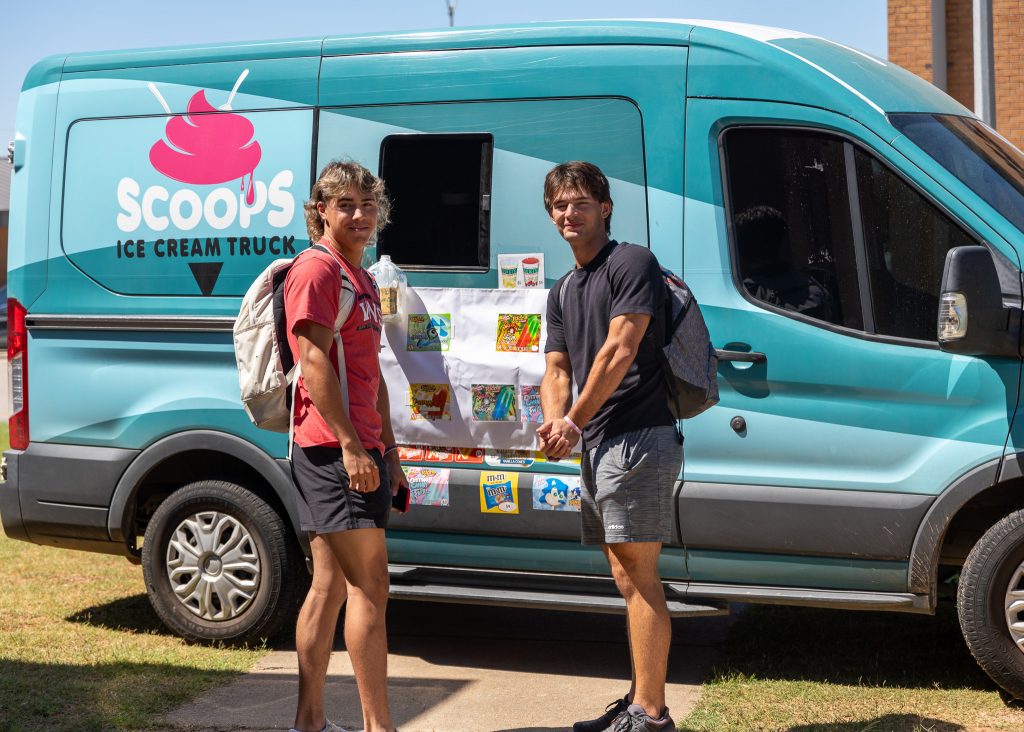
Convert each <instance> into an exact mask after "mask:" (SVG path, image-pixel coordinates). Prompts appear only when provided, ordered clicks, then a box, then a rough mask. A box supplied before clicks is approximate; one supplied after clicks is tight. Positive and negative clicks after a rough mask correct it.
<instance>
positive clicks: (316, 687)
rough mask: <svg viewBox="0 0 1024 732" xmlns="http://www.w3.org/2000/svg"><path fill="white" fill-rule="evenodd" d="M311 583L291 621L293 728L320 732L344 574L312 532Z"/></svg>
mask: <svg viewBox="0 0 1024 732" xmlns="http://www.w3.org/2000/svg"><path fill="white" fill-rule="evenodd" d="M309 546H310V549H311V550H312V553H313V583H312V585H311V586H310V588H309V593H308V594H307V595H306V600H305V602H303V603H302V610H300V611H299V619H298V622H297V623H296V625H295V650H296V651H297V652H298V656H299V703H298V708H297V710H296V712H295V729H297V730H302V732H320V730H322V729H323V728H324V722H325V719H326V717H325V715H324V684H325V682H326V680H327V665H328V664H329V663H330V660H331V648H332V647H333V646H334V631H335V628H337V626H338V613H339V612H340V611H341V606H342V605H343V604H344V603H345V597H346V595H347V593H346V589H345V574H344V572H342V569H341V565H339V564H338V562H337V560H336V559H335V558H334V554H333V553H332V552H331V549H330V547H329V546H328V545H327V542H326V541H325V540H324V538H323V537H321V536H315V535H314V536H312V538H311V539H310V542H309Z"/></svg>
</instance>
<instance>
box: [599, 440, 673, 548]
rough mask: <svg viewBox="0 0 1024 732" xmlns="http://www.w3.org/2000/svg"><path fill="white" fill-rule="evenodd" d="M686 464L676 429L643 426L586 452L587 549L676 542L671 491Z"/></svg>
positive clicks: (605, 441)
mask: <svg viewBox="0 0 1024 732" xmlns="http://www.w3.org/2000/svg"><path fill="white" fill-rule="evenodd" d="M682 465H683V446H682V445H680V444H679V438H678V436H677V434H676V428H675V427H671V426H663V427H645V428H643V429H639V430H633V431H632V432H626V433H624V434H621V435H616V436H615V437H609V438H608V439H606V440H604V441H603V442H601V444H600V445H598V446H597V447H595V448H593V449H590V450H587V451H586V452H584V453H583V459H582V462H581V464H580V473H581V475H582V477H583V492H582V493H583V495H582V499H583V501H582V504H583V505H582V506H581V511H580V513H581V514H582V519H583V531H582V541H583V543H584V544H620V543H623V542H641V541H660V542H662V543H665V542H669V541H671V540H672V538H673V537H672V511H673V510H674V509H673V507H672V489H673V487H674V486H675V482H676V479H677V478H678V477H679V470H680V468H681V467H682Z"/></svg>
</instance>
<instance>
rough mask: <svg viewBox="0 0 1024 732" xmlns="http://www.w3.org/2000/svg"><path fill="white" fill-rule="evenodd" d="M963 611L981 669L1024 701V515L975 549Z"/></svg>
mask: <svg viewBox="0 0 1024 732" xmlns="http://www.w3.org/2000/svg"><path fill="white" fill-rule="evenodd" d="M957 610H958V612H959V615H960V628H961V630H962V631H963V634H964V639H965V640H966V641H967V646H968V648H970V650H971V653H972V654H973V655H974V658H975V659H976V660H977V661H978V664H979V665H980V666H981V667H982V669H984V671H985V673H987V674H988V675H989V676H990V677H991V678H992V680H993V681H995V682H996V683H997V684H999V686H1001V687H1002V688H1003V689H1005V690H1006V691H1007V692H1009V693H1010V694H1012V695H1013V696H1015V697H1017V698H1018V699H1024V510H1022V511H1015V512H1013V513H1011V514H1010V515H1009V516H1006V517H1005V518H1003V519H1002V520H1000V521H999V522H998V523H996V524H995V525H994V526H992V528H990V529H989V530H988V531H986V532H985V534H984V535H983V536H982V537H981V539H979V540H978V543H977V544H975V545H974V548H973V549H971V553H970V554H969V555H968V556H967V561H966V562H965V563H964V567H963V571H962V572H961V573H960V584H959V587H958V588H957Z"/></svg>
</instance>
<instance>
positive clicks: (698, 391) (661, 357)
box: [558, 267, 718, 419]
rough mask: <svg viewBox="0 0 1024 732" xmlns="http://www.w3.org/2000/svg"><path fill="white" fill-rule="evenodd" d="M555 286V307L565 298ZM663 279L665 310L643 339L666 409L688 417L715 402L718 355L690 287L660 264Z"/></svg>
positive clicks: (682, 416)
mask: <svg viewBox="0 0 1024 732" xmlns="http://www.w3.org/2000/svg"><path fill="white" fill-rule="evenodd" d="M574 273H575V270H573V271H571V272H570V273H569V276H568V277H566V278H565V280H564V281H563V282H562V286H561V288H559V290H558V307H559V309H561V308H562V304H563V303H564V302H565V286H566V284H568V282H569V280H571V279H572V276H573V274H574ZM661 276H662V279H663V280H664V282H665V312H664V314H663V315H662V317H660V318H655V319H654V321H653V323H652V325H655V326H658V325H662V326H664V327H661V328H659V327H653V328H651V327H648V329H647V333H645V334H644V339H645V340H648V341H650V342H651V343H652V345H653V346H654V349H655V351H656V352H657V354H658V361H659V362H660V364H661V371H662V373H663V374H664V375H665V383H666V386H667V391H668V409H669V411H670V412H671V413H672V416H673V417H675V418H676V419H690V418H691V417H696V416H697V415H698V414H700V413H701V412H704V411H705V410H707V409H710V408H711V407H713V406H715V405H716V404H718V355H717V354H716V353H715V347H714V346H712V345H711V336H710V334H709V333H708V327H707V325H706V324H705V323H704V316H703V315H702V314H701V312H700V306H698V305H697V300H696V298H694V296H693V293H692V292H691V291H690V288H689V287H688V286H687V285H686V283H685V282H683V281H682V280H681V279H680V278H679V277H676V276H675V275H674V274H673V273H672V272H671V271H669V270H667V269H665V268H664V267H662V268H661Z"/></svg>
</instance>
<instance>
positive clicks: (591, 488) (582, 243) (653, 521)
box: [537, 161, 683, 732]
mask: <svg viewBox="0 0 1024 732" xmlns="http://www.w3.org/2000/svg"><path fill="white" fill-rule="evenodd" d="M544 208H545V209H546V210H547V212H548V215H549V216H550V217H551V221H552V222H553V223H554V225H555V228H556V229H558V233H559V234H560V235H561V236H562V238H563V239H565V241H566V242H568V244H569V246H570V247H571V249H572V254H573V257H574V259H575V260H576V267H575V268H574V269H573V270H571V271H570V272H569V273H568V274H566V275H565V276H563V277H562V278H561V279H560V280H558V282H556V283H555V285H554V287H552V288H551V292H550V293H549V296H548V304H547V320H548V325H547V327H548V337H547V345H546V346H545V349H544V350H545V358H546V369H545V373H544V378H543V381H542V382H541V404H542V408H543V411H544V420H545V421H544V424H542V425H541V426H540V428H538V430H537V434H538V438H539V442H540V449H541V450H542V451H543V452H544V453H545V454H546V455H547V456H548V457H549V458H552V459H559V458H563V457H566V456H568V455H569V453H570V452H571V451H572V450H573V448H575V447H576V446H577V444H580V443H581V441H582V448H583V456H582V463H581V474H582V483H583V491H582V507H581V517H582V541H583V543H584V544H591V545H593V544H596V545H599V546H601V548H602V550H603V551H604V554H605V556H606V557H607V559H608V562H609V564H610V566H611V570H612V576H613V577H614V578H615V584H616V586H617V587H618V589H619V592H621V593H622V596H623V598H624V599H625V601H626V614H627V625H628V637H629V646H630V659H631V661H632V684H631V686H630V689H629V692H628V693H627V694H626V695H625V696H624V697H623V698H622V699H618V700H616V701H614V702H612V703H611V704H609V705H608V707H607V708H606V709H605V713H604V714H602V715H601V716H599V717H597V718H596V719H592V720H588V721H582V722H577V723H576V724H575V725H574V726H573V732H599V731H603V730H615V731H616V732H650V731H652V730H674V729H675V723H674V722H673V721H672V719H671V717H669V712H668V709H667V708H666V707H665V675H666V672H667V669H668V650H669V645H670V643H671V640H672V626H671V621H670V618H669V614H668V607H667V605H666V602H665V590H664V588H663V587H662V584H661V578H660V577H659V575H658V557H659V554H660V553H661V545H662V543H663V542H666V541H669V540H670V539H671V519H670V516H671V515H672V487H673V485H674V483H675V480H676V478H677V477H678V475H679V470H680V468H681V467H682V460H683V451H682V447H681V446H680V444H679V441H678V433H677V432H676V426H675V421H674V420H673V418H672V414H671V413H670V412H669V408H668V394H667V385H666V382H665V378H664V376H663V374H662V372H661V369H660V366H659V363H658V361H657V357H656V351H655V348H656V346H655V345H654V344H653V343H652V342H651V341H650V339H645V338H644V333H645V332H646V331H647V327H648V325H649V324H650V323H651V321H652V319H653V318H654V316H655V314H656V313H660V312H663V308H664V305H665V297H666V293H665V284H664V281H663V279H662V274H661V268H660V266H659V265H658V260H657V259H656V258H655V257H654V255H653V254H652V253H651V252H650V250H649V249H647V248H646V247H642V246H637V245H635V244H625V243H619V242H616V241H613V240H612V239H611V238H610V234H611V218H612V198H611V193H610V190H609V185H608V179H607V178H606V177H605V176H604V174H603V173H602V172H601V170H600V169H599V168H597V166H595V165H593V164H591V163H586V162H579V161H576V162H569V163H562V164H561V165H557V166H555V168H553V169H552V170H551V172H549V173H548V175H547V178H546V179H545V181H544ZM572 379H575V381H576V386H577V389H578V390H579V399H577V400H576V402H575V403H573V402H572V387H571V383H570V381H571V380H572Z"/></svg>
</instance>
